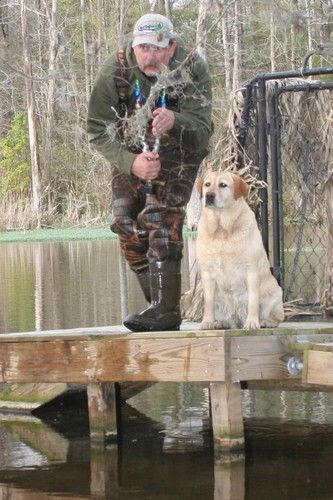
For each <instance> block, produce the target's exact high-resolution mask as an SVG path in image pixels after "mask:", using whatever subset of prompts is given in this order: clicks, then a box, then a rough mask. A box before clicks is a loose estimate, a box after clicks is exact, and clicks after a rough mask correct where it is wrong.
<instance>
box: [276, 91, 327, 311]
mask: <svg viewBox="0 0 333 500" xmlns="http://www.w3.org/2000/svg"><path fill="white" fill-rule="evenodd" d="M332 99H333V91H332V90H328V89H327V90H311V91H310V90H307V91H299V92H297V91H294V90H293V91H292V92H288V91H285V92H284V93H283V94H281V96H280V100H279V111H280V128H279V133H280V158H281V173H282V203H283V210H282V214H283V242H284V244H283V261H284V265H283V275H284V297H285V300H286V301H291V300H295V299H297V300H298V301H299V303H300V304H303V305H316V304H320V300H321V296H322V294H323V290H324V282H325V255H326V240H327V234H326V232H327V221H326V199H325V192H324V189H323V186H324V182H325V180H326V179H327V175H328V171H329V168H330V164H331V162H332V159H333V156H332V155H333V148H332V146H333V139H332V103H333V100H332Z"/></svg>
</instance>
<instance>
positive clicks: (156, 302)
mask: <svg viewBox="0 0 333 500" xmlns="http://www.w3.org/2000/svg"><path fill="white" fill-rule="evenodd" d="M206 154H207V153H206V151H204V152H201V153H200V154H197V155H191V158H190V155H187V156H188V157H187V158H186V156H185V157H184V156H183V158H181V159H180V158H179V154H178V155H177V154H175V153H174V152H171V151H170V152H168V155H167V158H166V157H165V156H164V155H162V154H161V155H160V156H161V164H162V168H161V171H160V175H159V177H158V179H157V180H154V181H152V185H153V192H152V194H147V193H146V192H145V183H144V182H143V181H142V182H141V181H140V180H139V179H137V178H136V177H134V176H128V175H127V174H124V173H122V172H120V171H119V170H116V171H115V175H114V177H113V181H112V196H113V202H112V203H113V220H112V223H111V229H112V231H114V232H115V233H117V234H118V236H119V241H120V246H121V249H122V252H123V254H124V256H125V259H126V260H127V262H128V264H129V266H130V267H131V269H132V270H133V271H134V272H135V273H136V274H137V276H138V279H139V282H140V285H141V288H142V290H143V293H144V295H145V297H146V299H147V301H148V302H151V305H150V307H148V309H146V310H145V311H143V312H141V313H140V314H132V315H130V316H128V317H127V318H126V319H125V321H124V325H125V326H126V327H127V328H129V329H130V330H132V331H157V330H174V329H178V328H179V325H180V323H181V316H180V309H179V300H180V293H181V274H180V264H181V258H182V255H183V237H182V229H183V223H184V217H185V206H186V204H187V203H188V201H189V199H190V197H191V192H192V188H193V183H194V181H195V178H196V174H197V171H198V168H199V165H200V163H201V161H202V160H203V158H204V157H205V156H206ZM177 156H178V157H177ZM180 165H181V166H180Z"/></svg>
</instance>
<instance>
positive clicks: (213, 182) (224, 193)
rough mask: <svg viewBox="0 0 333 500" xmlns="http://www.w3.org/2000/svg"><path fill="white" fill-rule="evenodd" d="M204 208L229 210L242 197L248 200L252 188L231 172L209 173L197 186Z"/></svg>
mask: <svg viewBox="0 0 333 500" xmlns="http://www.w3.org/2000/svg"><path fill="white" fill-rule="evenodd" d="M197 187H198V190H199V192H200V196H201V198H202V200H203V206H204V207H208V208H219V209H221V208H227V207H229V206H230V205H231V204H232V203H233V202H234V201H235V200H237V199H238V198H240V197H244V198H246V196H247V195H248V194H249V191H250V186H249V185H248V184H247V183H246V182H245V181H244V179H242V178H241V177H240V176H239V175H236V174H233V173H231V172H209V173H208V174H206V175H205V177H203V179H200V180H199V181H198V184H197Z"/></svg>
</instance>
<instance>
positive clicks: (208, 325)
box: [200, 321, 223, 330]
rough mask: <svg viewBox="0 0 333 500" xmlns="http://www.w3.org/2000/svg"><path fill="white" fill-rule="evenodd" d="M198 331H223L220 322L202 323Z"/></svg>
mask: <svg viewBox="0 0 333 500" xmlns="http://www.w3.org/2000/svg"><path fill="white" fill-rule="evenodd" d="M200 330H223V324H222V321H203V322H202V323H201V325H200Z"/></svg>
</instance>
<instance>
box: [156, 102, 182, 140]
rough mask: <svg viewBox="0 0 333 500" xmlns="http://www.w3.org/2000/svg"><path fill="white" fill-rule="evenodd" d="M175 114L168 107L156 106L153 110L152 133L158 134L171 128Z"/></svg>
mask: <svg viewBox="0 0 333 500" xmlns="http://www.w3.org/2000/svg"><path fill="white" fill-rule="evenodd" d="M175 120H176V117H175V114H174V112H173V111H170V109H165V108H157V109H155V111H153V123H152V133H153V135H155V136H160V135H162V134H164V133H165V132H167V131H168V130H170V129H172V127H173V126H174V124H175Z"/></svg>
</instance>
